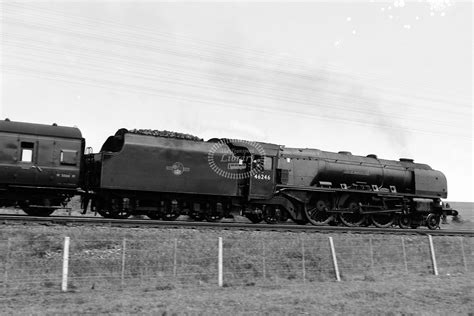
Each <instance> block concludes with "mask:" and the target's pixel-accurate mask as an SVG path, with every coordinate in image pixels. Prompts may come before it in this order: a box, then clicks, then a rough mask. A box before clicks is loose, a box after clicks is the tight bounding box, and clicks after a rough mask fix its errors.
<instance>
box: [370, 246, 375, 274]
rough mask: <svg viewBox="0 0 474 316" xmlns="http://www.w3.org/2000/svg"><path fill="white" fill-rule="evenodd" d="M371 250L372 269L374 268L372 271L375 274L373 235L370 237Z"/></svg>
mask: <svg viewBox="0 0 474 316" xmlns="http://www.w3.org/2000/svg"><path fill="white" fill-rule="evenodd" d="M369 250H370V269H371V270H372V273H373V274H375V271H374V248H373V245H372V237H369Z"/></svg>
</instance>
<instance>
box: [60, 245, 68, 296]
mask: <svg viewBox="0 0 474 316" xmlns="http://www.w3.org/2000/svg"><path fill="white" fill-rule="evenodd" d="M68 269H69V237H64V251H63V278H62V283H61V291H63V292H67V277H68Z"/></svg>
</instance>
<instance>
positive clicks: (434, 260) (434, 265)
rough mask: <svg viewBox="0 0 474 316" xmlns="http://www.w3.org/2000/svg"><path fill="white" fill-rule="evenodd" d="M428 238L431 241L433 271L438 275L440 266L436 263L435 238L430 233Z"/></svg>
mask: <svg viewBox="0 0 474 316" xmlns="http://www.w3.org/2000/svg"><path fill="white" fill-rule="evenodd" d="M428 239H429V241H430V252H431V262H432V263H433V273H434V275H438V266H437V264H436V256H435V251H434V246H433V238H432V237H431V235H428Z"/></svg>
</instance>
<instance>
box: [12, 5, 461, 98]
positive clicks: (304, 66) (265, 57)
mask: <svg viewBox="0 0 474 316" xmlns="http://www.w3.org/2000/svg"><path fill="white" fill-rule="evenodd" d="M12 6H13V7H15V6H17V7H19V8H23V9H29V10H31V9H32V7H31V6H21V5H20V4H18V3H15V4H12ZM34 10H36V11H39V12H43V13H46V14H49V15H53V16H54V15H55V16H56V18H58V17H68V23H72V24H74V23H75V24H77V25H78V26H80V27H84V26H89V27H90V26H91V25H88V24H87V22H82V23H81V22H77V21H76V20H74V19H71V18H76V19H78V20H82V21H89V22H90V23H94V25H97V24H99V25H105V26H109V27H115V28H117V27H118V28H123V27H124V25H123V24H120V23H116V22H112V21H105V20H100V21H97V20H94V19H90V18H87V17H84V16H75V15H71V14H68V15H65V14H64V12H60V11H57V10H51V9H42V8H39V7H37V6H36V7H35V8H34ZM30 14H33V15H34V12H33V13H30ZM36 16H38V14H36ZM39 16H40V17H42V16H41V15H39ZM61 22H62V24H64V21H61ZM126 27H127V29H126V31H118V32H117V30H114V32H115V33H116V34H119V35H121V36H123V35H124V34H129V35H130V36H132V38H133V39H136V38H137V37H138V38H139V37H142V38H145V39H146V37H143V34H150V35H151V36H152V37H151V38H156V36H157V35H160V36H162V37H165V38H166V37H168V38H172V39H175V38H176V37H181V38H185V39H187V40H188V41H189V40H190V41H192V42H193V43H198V44H199V43H201V45H202V46H203V45H205V46H207V47H209V46H210V47H218V48H220V49H224V50H226V54H229V55H235V52H236V51H241V52H249V53H252V54H254V55H255V56H257V57H263V60H264V61H265V62H268V58H271V57H273V55H271V54H269V53H267V52H264V51H258V50H255V49H248V48H242V47H235V46H231V47H228V46H226V45H223V44H220V43H213V42H210V41H205V40H200V39H195V38H191V37H189V36H185V35H182V34H176V33H166V32H164V31H161V30H155V29H153V30H151V29H148V28H144V27H137V26H130V25H128V26H126ZM130 31H135V33H133V34H131V33H130ZM148 39H150V37H148ZM202 46H201V48H200V49H199V52H203V51H205V49H203V48H202ZM259 55H260V56H259ZM236 57H240V55H236ZM260 61H261V60H260ZM285 61H286V63H287V64H290V63H291V64H293V65H297V66H298V67H299V68H300V69H299V70H301V69H307V68H308V65H307V64H302V63H301V62H300V61H299V60H297V59H294V58H293V59H288V58H287V59H286V60H285ZM327 67H329V68H330V70H331V71H335V72H339V73H344V72H343V71H342V70H341V69H337V68H335V66H334V65H330V66H327ZM344 75H347V76H350V77H354V78H355V79H360V78H366V79H371V80H372V81H380V79H384V78H385V77H381V76H380V75H376V76H374V75H373V73H372V75H371V76H370V75H367V74H365V75H364V74H360V73H358V75H354V74H353V73H350V74H349V73H344ZM308 79H310V80H311V79H312V78H311V77H308ZM397 85H405V87H410V86H409V85H406V84H404V83H403V82H398V83H397ZM425 85H426V82H425ZM392 89H393V88H392ZM395 91H396V90H395ZM434 91H436V90H434ZM434 91H432V92H431V93H430V96H432V95H433V93H434ZM396 92H397V93H399V92H400V91H396ZM401 92H403V91H401ZM446 93H447V92H445V94H446ZM402 94H403V93H402ZM438 96H439V95H438ZM422 98H426V97H422ZM431 99H433V98H432V97H431ZM449 102H453V100H452V99H451V100H449Z"/></svg>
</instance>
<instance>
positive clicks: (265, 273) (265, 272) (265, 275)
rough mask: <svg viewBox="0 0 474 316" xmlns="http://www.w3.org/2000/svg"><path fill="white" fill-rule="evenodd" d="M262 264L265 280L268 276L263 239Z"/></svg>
mask: <svg viewBox="0 0 474 316" xmlns="http://www.w3.org/2000/svg"><path fill="white" fill-rule="evenodd" d="M262 265H263V267H262V270H263V271H262V272H263V279H264V280H265V279H266V278H267V267H266V262H265V241H262Z"/></svg>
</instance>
